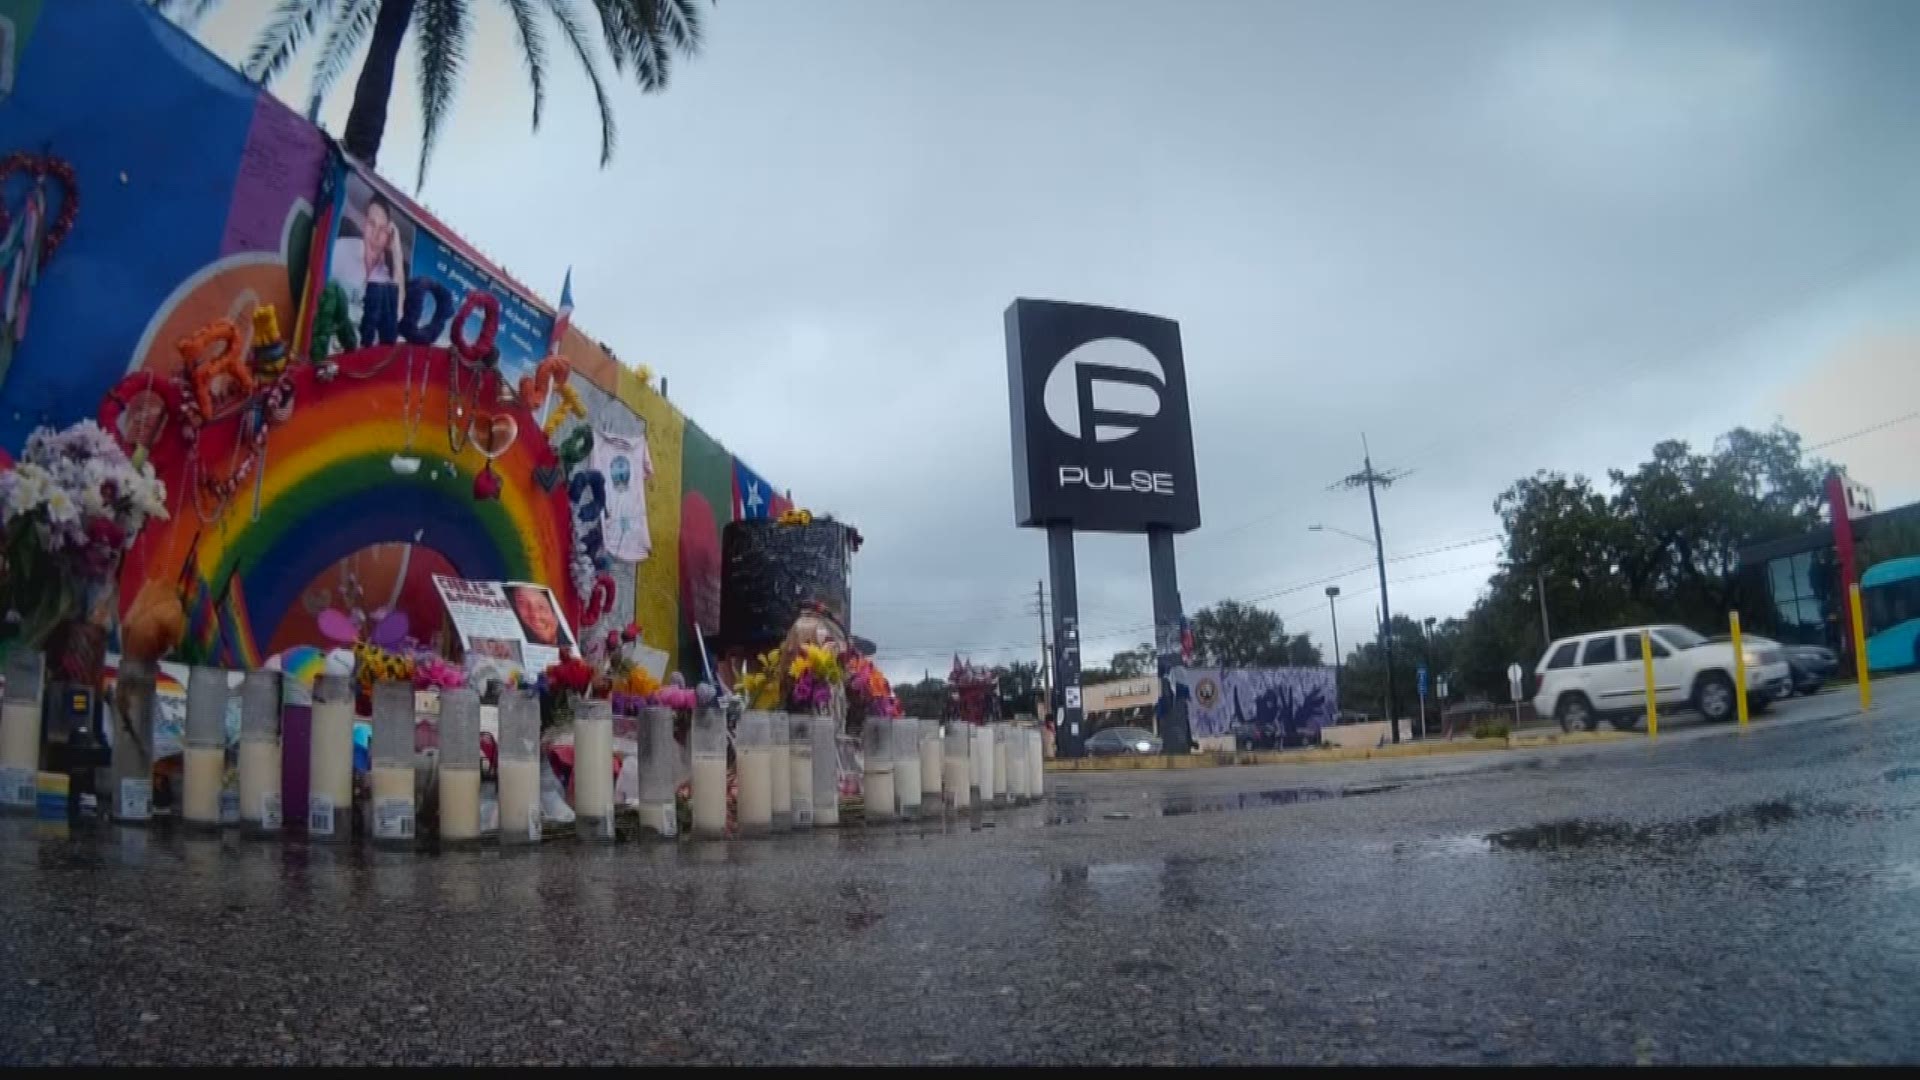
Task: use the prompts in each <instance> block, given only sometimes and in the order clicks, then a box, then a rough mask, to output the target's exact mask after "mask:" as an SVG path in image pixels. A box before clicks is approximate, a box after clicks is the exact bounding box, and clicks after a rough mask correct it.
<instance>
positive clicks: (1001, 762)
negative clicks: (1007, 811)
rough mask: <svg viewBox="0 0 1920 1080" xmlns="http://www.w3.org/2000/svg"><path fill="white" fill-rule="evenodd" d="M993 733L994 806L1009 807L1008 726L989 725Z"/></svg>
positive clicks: (1003, 724) (996, 723)
mask: <svg viewBox="0 0 1920 1080" xmlns="http://www.w3.org/2000/svg"><path fill="white" fill-rule="evenodd" d="M988 727H989V729H990V730H991V731H992V732H993V736H992V738H993V805H995V806H1005V805H1007V724H1006V722H1005V721H997V722H995V723H993V724H990V725H988Z"/></svg>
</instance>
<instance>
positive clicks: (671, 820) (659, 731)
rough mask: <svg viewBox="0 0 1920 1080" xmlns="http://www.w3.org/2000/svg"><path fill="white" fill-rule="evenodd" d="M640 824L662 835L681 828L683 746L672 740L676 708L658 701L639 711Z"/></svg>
mask: <svg viewBox="0 0 1920 1080" xmlns="http://www.w3.org/2000/svg"><path fill="white" fill-rule="evenodd" d="M637 735H638V738H637V739H636V740H635V741H636V743H637V749H638V752H639V754H638V756H639V758H640V760H639V761H638V762H637V765H638V767H639V770H640V773H639V777H640V784H639V788H640V824H641V825H642V826H644V827H646V828H648V829H651V830H652V831H654V832H655V833H658V834H659V835H661V836H676V835H678V834H679V832H680V821H679V814H678V812H677V811H676V810H675V808H674V790H675V789H676V788H678V787H679V786H680V760H679V759H680V748H679V746H678V744H676V743H675V742H674V741H673V710H672V709H668V708H663V707H661V706H658V705H652V706H648V707H647V708H646V709H644V710H642V711H641V713H640V726H639V730H638V732H637Z"/></svg>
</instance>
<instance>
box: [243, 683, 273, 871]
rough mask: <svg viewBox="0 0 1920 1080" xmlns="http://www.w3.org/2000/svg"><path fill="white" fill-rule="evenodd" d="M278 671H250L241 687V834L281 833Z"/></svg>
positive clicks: (257, 835) (263, 835)
mask: <svg viewBox="0 0 1920 1080" xmlns="http://www.w3.org/2000/svg"><path fill="white" fill-rule="evenodd" d="M280 680H281V675H280V673H279V672H277V671H264V670H263V671H249V672H247V677H246V679H245V681H243V682H242V683H241V684H240V831H241V832H242V833H244V834H246V835H248V836H253V837H266V836H278V835H279V834H280V814H281V802H280V695H281V693H282V690H281V686H280Z"/></svg>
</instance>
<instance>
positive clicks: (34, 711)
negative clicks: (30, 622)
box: [0, 647, 152, 814]
mask: <svg viewBox="0 0 1920 1080" xmlns="http://www.w3.org/2000/svg"><path fill="white" fill-rule="evenodd" d="M46 691H47V658H46V656H45V655H44V654H42V653H40V652H37V651H35V650H33V649H28V648H20V647H16V648H15V649H14V650H13V652H12V653H10V654H8V656H7V693H6V697H5V698H4V699H0V809H4V810H5V811H6V812H8V813H13V814H31V813H33V808H34V804H35V803H36V802H38V801H39V798H40V796H39V790H38V784H39V777H40V729H41V719H42V714H41V702H42V701H43V700H44V699H45V697H46ZM115 734H118V732H115ZM148 745H149V746H151V745H152V744H151V743H149V744H148ZM149 764H151V759H150V758H149Z"/></svg>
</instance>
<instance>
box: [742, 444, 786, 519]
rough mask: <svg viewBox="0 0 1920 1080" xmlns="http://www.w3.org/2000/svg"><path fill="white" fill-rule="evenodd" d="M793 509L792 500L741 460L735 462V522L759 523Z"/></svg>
mask: <svg viewBox="0 0 1920 1080" xmlns="http://www.w3.org/2000/svg"><path fill="white" fill-rule="evenodd" d="M791 509H793V502H792V500H790V499H788V498H787V497H786V496H785V495H782V494H780V493H779V492H778V491H776V490H775V489H774V486H773V485H772V484H770V483H768V482H767V481H766V479H765V478H763V477H762V476H760V474H758V473H756V472H754V471H753V470H752V469H749V468H747V465H746V463H745V462H743V461H741V460H740V459H739V458H735V459H734V461H733V520H735V521H758V520H760V519H762V518H770V517H779V516H780V515H781V514H784V513H786V512H787V511H788V510H791Z"/></svg>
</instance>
